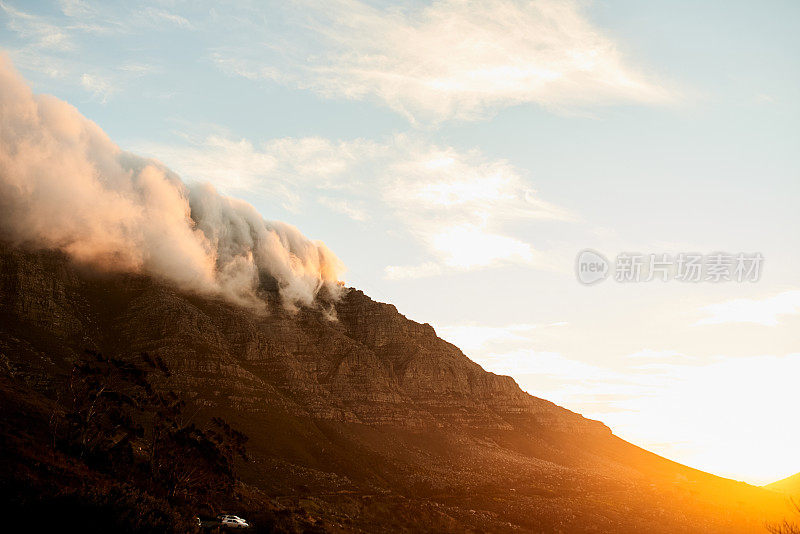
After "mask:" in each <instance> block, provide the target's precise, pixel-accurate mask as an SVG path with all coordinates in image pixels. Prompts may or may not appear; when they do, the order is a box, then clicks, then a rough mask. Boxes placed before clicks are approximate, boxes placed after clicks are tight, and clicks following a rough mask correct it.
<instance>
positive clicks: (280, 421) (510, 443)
mask: <svg viewBox="0 0 800 534" xmlns="http://www.w3.org/2000/svg"><path fill="white" fill-rule="evenodd" d="M261 291H262V297H263V298H265V299H267V301H268V311H266V312H263V311H257V310H253V309H250V308H247V307H242V306H237V305H235V304H232V303H230V302H229V301H226V300H221V299H218V298H211V297H208V296H202V295H198V294H194V293H191V292H182V291H180V290H178V289H175V288H174V286H173V285H171V284H167V283H165V282H162V281H159V280H157V279H154V278H150V277H147V276H143V275H134V274H121V273H108V272H98V271H96V270H93V269H90V268H88V267H85V266H81V265H78V264H75V263H73V262H71V261H70V260H69V259H68V258H67V257H66V256H65V255H64V254H62V253H60V252H53V251H42V250H39V251H34V250H26V249H22V248H18V247H12V246H10V245H8V244H2V245H0V302H2V307H1V308H0V378H2V380H0V393H1V394H2V398H3V402H2V406H3V408H4V410H5V412H4V416H3V417H2V419H3V421H4V422H3V425H4V426H3V427H0V430H1V431H2V432H5V433H6V437H5V438H4V441H0V444H2V443H5V444H6V446H7V447H8V446H9V445H8V444H12V445H14V444H16V445H14V446H15V447H17V448H18V449H19V450H20V451H21V452H18V453H14V454H10V455H6V459H5V460H4V462H3V464H2V466H1V467H2V468H3V469H5V470H6V471H5V473H9V472H10V473H12V474H17V475H18V473H19V472H20V469H21V468H20V467H19V466H18V465H17V463H15V462H18V461H19V462H22V461H23V460H24V461H25V462H28V464H26V465H29V466H33V467H29V468H26V469H30V472H33V473H38V472H40V471H42V470H43V468H42V467H41V466H42V465H47V462H48V460H47V459H46V456H47V455H46V454H45V453H44V452H41V453H36V454H35V455H34V454H33V453H30V454H28V453H27V452H25V451H24V450H22V449H23V448H24V447H23V445H24V444H25V443H27V442H34V441H37V440H41V439H43V438H42V436H45V435H46V415H47V413H48V410H50V409H51V408H48V406H51V405H52V403H55V402H58V400H59V399H60V398H62V396H63V394H64V392H65V391H67V389H68V387H69V380H68V377H69V372H70V369H72V366H73V362H75V360H76V359H77V358H78V357H79V356H80V355H81V354H82V353H83V352H84V351H85V350H87V349H90V350H93V351H98V352H102V353H104V354H108V355H113V356H114V357H115V358H120V359H122V360H125V359H131V358H134V357H136V356H137V355H139V354H140V353H147V354H150V355H152V356H154V357H159V358H161V359H163V361H164V362H165V363H166V364H167V365H168V366H169V368H170V369H171V370H172V373H171V376H170V377H169V378H168V379H166V382H165V383H164V384H163V387H164V388H167V387H168V388H169V389H172V390H174V391H176V392H177V393H178V395H179V396H180V397H181V398H182V399H185V400H186V402H189V403H191V404H192V405H193V406H196V407H198V408H197V409H198V412H197V414H196V417H197V418H201V419H202V418H205V419H209V418H211V417H222V418H224V419H225V420H226V421H228V422H229V423H230V424H231V425H233V426H235V427H236V428H238V429H240V430H241V431H243V432H244V433H245V434H247V435H248V436H249V442H248V450H249V455H250V461H248V462H242V463H241V465H239V471H240V473H241V477H242V479H243V481H244V484H245V486H246V487H247V488H249V489H248V491H250V494H252V495H256V494H257V495H259V496H261V497H259V498H261V499H262V500H261V501H259V502H261V503H262V504H260V505H259V506H261V507H270V509H274V510H277V511H280V512H281V513H286V514H295V516H297V517H300V519H298V520H297V521H295V523H294V524H295V525H300V526H298V527H297V529H298V530H304V531H308V529H309V528H312V527H313V529H316V531H323V532H328V531H330V532H359V531H360V532H396V531H407V532H424V531H435V532H467V531H469V532H650V533H659V532H664V533H666V532H726V533H730V532H759V531H762V530H763V525H764V522H765V521H767V520H773V519H775V518H777V517H779V516H780V515H781V514H782V513H783V511H784V502H783V499H782V497H780V496H778V495H776V494H775V493H773V492H770V491H766V490H763V489H760V488H756V487H753V486H750V485H747V484H744V483H741V482H735V481H731V480H727V479H723V478H719V477H716V476H713V475H710V474H707V473H704V472H701V471H698V470H695V469H691V468H688V467H685V466H682V465H680V464H677V463H675V462H672V461H669V460H666V459H664V458H661V457H659V456H657V455H655V454H652V453H650V452H648V451H645V450H643V449H640V448H638V447H636V446H634V445H632V444H630V443H627V442H625V441H623V440H622V439H620V438H618V437H616V436H614V435H613V433H612V432H611V431H610V430H609V429H608V428H607V427H606V426H605V425H603V424H602V423H600V422H597V421H592V420H589V419H586V418H584V417H582V416H580V415H578V414H576V413H573V412H571V411H569V410H566V409H564V408H561V407H559V406H556V405H555V404H553V403H551V402H549V401H546V400H543V399H539V398H537V397H534V396H531V395H529V394H527V393H525V392H523V391H522V390H521V389H520V388H519V386H518V385H517V384H516V383H515V382H514V380H513V379H511V378H510V377H507V376H499V375H496V374H493V373H489V372H486V371H485V370H483V369H482V368H481V367H480V366H479V365H478V364H476V363H474V362H472V361H471V360H470V359H469V358H468V357H467V356H465V355H464V354H463V353H462V352H461V351H460V350H459V349H458V348H457V347H455V346H454V345H452V344H450V343H447V342H446V341H444V340H442V339H440V338H438V337H437V336H436V332H435V331H434V329H433V328H432V327H431V326H430V325H427V324H419V323H416V322H414V321H410V320H408V319H406V318H405V317H404V316H403V315H401V314H400V313H399V312H398V311H397V309H396V308H395V307H394V306H392V305H390V304H384V303H379V302H375V301H373V300H372V299H370V298H369V297H367V296H366V295H364V294H363V293H362V292H361V291H358V290H356V289H346V290H345V291H344V293H343V295H342V296H341V298H340V299H338V300H332V299H331V298H328V297H320V299H322V302H320V303H319V304H318V305H315V306H310V307H309V306H306V307H301V308H300V309H299V310H295V311H289V310H287V309H285V308H284V307H283V306H282V305H281V297H280V295H279V293H278V291H277V289H276V288H275V285H274V284H270V283H269V280H264V281H263V283H262V288H261ZM34 421H39V423H37V424H38V425H39V426H38V427H37V426H36V425H35V424H34V423H33V422H34ZM15 425H16V426H15ZM39 427H40V428H41V430H40V431H36V430H35V428H39ZM36 432H39V433H38V434H37V433H36ZM9 436H10V437H9ZM37 436H38V437H37ZM26 440H27V441H26ZM20 444H23V445H20ZM15 454H16V456H15ZM18 457H19V458H22V460H15V459H14V458H18ZM9 458H11V459H9ZM48 469H49V471H48V472H50V471H53V470H54V469H55V468H52V467H50V468H48ZM80 469H83V468H80ZM80 469H79V468H78V467H74V466H73V467H69V468H67V467H64V466H60V467H59V468H58V470H57V472H59V473H61V474H62V475H63V473H65V472H68V473H71V475H70V476H72V477H73V478H79V477H80V476H88V475H79V474H77V473H79V472H81V471H80ZM27 472H28V471H26V473H27ZM0 474H2V473H0ZM62 475H59V476H62ZM37 476H38V477H39V478H41V480H43V481H45V482H46V483H47V484H55V483H57V480H60V479H59V478H58V477H53V478H52V479H44V478H42V477H44V475H37ZM26 477H27V478H26ZM28 478H30V477H28V476H27V475H26V476H25V477H17V479H15V480H28ZM35 478H37V477H33V478H30V479H31V480H33V479H35ZM96 480H97V484H107V483H108V484H110V483H111V482H108V481H105V482H104V480H105V479H101V477H99V475H98V476H97V477H96ZM45 482H42V483H45ZM17 483H19V484H23V482H17ZM31 483H33V482H31ZM117 506H121V505H119V504H117ZM242 506H244V505H242ZM250 509H253V508H252V506H251V508H250ZM276 513H277V512H276ZM293 517H294V516H293ZM298 521H299V522H298ZM303 525H305V526H303Z"/></svg>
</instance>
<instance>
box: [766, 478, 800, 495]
mask: <svg viewBox="0 0 800 534" xmlns="http://www.w3.org/2000/svg"><path fill="white" fill-rule="evenodd" d="M763 487H764V488H766V489H768V490H772V491H778V492H780V493H786V494H788V495H800V473H795V474H794V475H791V476H788V477H786V478H783V479H781V480H778V481H776V482H772V483H771V484H767V485H766V486H763Z"/></svg>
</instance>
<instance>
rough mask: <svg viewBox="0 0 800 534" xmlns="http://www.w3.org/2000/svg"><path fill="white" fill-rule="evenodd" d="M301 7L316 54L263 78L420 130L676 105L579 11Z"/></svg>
mask: <svg viewBox="0 0 800 534" xmlns="http://www.w3.org/2000/svg"><path fill="white" fill-rule="evenodd" d="M320 6H321V5H320ZM303 8H304V9H305V13H304V14H303V15H304V16H305V17H307V19H310V21H308V20H307V21H306V22H305V23H304V26H306V27H308V28H311V29H312V30H313V31H312V32H311V34H310V35H309V34H301V33H300V32H298V35H302V39H303V41H304V43H311V44H313V45H314V49H313V52H311V51H308V50H307V49H306V48H305V47H304V46H307V45H301V44H299V43H294V44H295V46H296V47H298V50H297V51H296V53H295V57H294V59H293V60H291V61H289V64H288V65H286V66H284V67H283V68H282V69H280V70H281V75H280V76H276V71H275V70H274V69H272V68H268V69H267V70H266V72H265V74H266V75H265V76H264V77H265V78H269V79H284V80H285V81H288V82H290V83H293V84H296V85H298V86H300V87H303V88H308V89H311V90H313V91H316V92H318V93H320V94H322V95H325V96H330V97H345V98H350V99H364V98H372V99H376V100H379V101H381V102H383V103H384V104H385V105H387V106H389V107H390V108H391V109H393V110H395V111H397V112H399V113H402V114H403V115H405V116H406V117H408V118H409V119H410V120H412V121H418V120H422V121H425V122H428V121H434V122H435V121H440V120H444V119H450V118H456V119H465V120H472V119H476V118H481V117H483V116H485V115H487V114H490V113H491V112H493V111H494V110H497V109H500V108H503V107H507V106H511V105H515V104H520V103H535V104H539V105H542V106H545V107H548V108H551V109H573V108H580V107H584V106H595V105H606V104H615V103H620V102H637V103H664V102H668V101H670V100H671V99H672V98H673V96H672V95H671V94H670V92H669V91H667V90H665V89H663V88H662V87H660V86H659V85H658V84H657V83H655V82H654V81H652V80H650V79H649V78H648V77H647V76H645V75H644V74H642V73H641V72H639V71H638V70H637V69H635V68H633V67H631V66H630V65H629V64H628V62H627V61H626V60H625V58H624V57H623V54H622V53H621V52H620V50H619V48H618V46H617V44H616V43H615V42H614V41H613V40H612V39H611V38H609V37H607V36H606V35H604V34H603V32H602V31H601V30H600V29H599V28H597V27H596V26H594V25H593V24H592V23H591V22H590V21H589V20H588V19H587V17H586V15H585V13H584V12H583V11H582V9H581V7H580V5H579V4H578V3H577V2H571V1H566V2H565V1H563V0H540V1H537V2H525V1H519V0H472V1H463V0H438V1H434V2H432V3H429V4H427V3H426V4H414V5H411V6H404V7H399V6H388V7H377V6H374V5H373V4H369V3H366V2H360V1H355V0H339V1H334V2H333V5H331V3H330V2H329V3H326V4H325V7H324V9H321V8H320V7H319V6H315V5H314V4H303ZM298 40H299V38H298ZM319 50H324V51H325V52H323V53H319ZM215 61H217V62H218V63H219V58H217V59H216V60H215ZM231 61H235V63H236V64H237V65H238V66H237V68H235V69H232V70H233V71H237V70H238V71H240V72H241V73H243V75H246V76H247V77H253V76H255V77H258V73H259V72H261V69H262V67H261V66H260V65H261V64H262V63H263V59H262V58H261V57H260V56H259V55H256V54H255V53H254V52H253V51H252V50H250V51H248V50H247V48H246V47H243V50H242V51H241V53H240V54H238V55H237V56H236V57H235V60H233V59H231ZM245 65H247V66H245Z"/></svg>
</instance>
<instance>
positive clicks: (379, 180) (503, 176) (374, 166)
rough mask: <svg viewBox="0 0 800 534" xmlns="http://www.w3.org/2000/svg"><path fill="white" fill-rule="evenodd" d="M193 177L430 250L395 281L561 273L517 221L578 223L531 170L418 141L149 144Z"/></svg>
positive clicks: (394, 273)
mask: <svg viewBox="0 0 800 534" xmlns="http://www.w3.org/2000/svg"><path fill="white" fill-rule="evenodd" d="M139 149H140V151H142V152H144V153H149V154H154V155H155V154H158V155H159V157H162V158H163V159H164V161H166V162H167V163H168V164H169V165H170V166H172V168H174V169H177V170H179V171H180V172H181V174H182V175H183V176H187V177H191V178H193V179H198V180H208V181H210V182H212V183H214V184H216V185H217V186H218V187H220V188H221V189H223V190H226V191H229V192H247V194H248V195H257V196H261V197H262V198H269V199H270V201H272V202H275V203H277V204H279V205H280V207H281V208H283V209H286V210H288V211H300V210H301V209H305V210H309V209H320V208H322V209H327V210H330V211H332V212H335V213H337V214H343V215H345V216H346V217H348V218H350V219H352V220H354V221H358V222H364V221H370V224H381V223H384V224H389V225H390V227H391V229H392V231H400V232H401V233H405V234H408V235H410V236H411V237H412V238H413V239H414V240H415V242H419V243H422V245H423V247H424V249H425V250H426V252H427V253H428V257H427V258H422V261H419V260H418V263H411V264H402V265H389V266H387V267H386V269H385V272H384V274H385V276H386V277H387V278H389V279H408V278H421V277H427V276H436V275H441V274H444V273H448V272H454V271H470V270H476V269H484V268H491V267H495V266H500V265H511V264H513V265H526V266H532V267H535V268H539V269H553V266H552V260H551V259H550V258H549V257H548V255H547V253H545V252H543V251H540V250H538V249H537V248H535V247H534V246H532V245H531V244H530V243H528V242H527V241H525V240H524V239H522V238H521V237H520V236H519V235H518V234H513V233H511V232H509V229H510V228H512V227H513V226H514V225H515V224H519V223H521V222H529V221H574V220H576V219H577V216H576V215H575V214H574V213H572V212H570V211H569V210H567V209H565V208H562V207H560V206H557V205H555V204H552V203H549V202H547V201H545V200H542V199H541V197H540V195H539V194H538V192H537V191H536V190H535V189H534V188H533V187H532V185H531V183H530V181H529V180H528V179H527V177H526V176H525V173H524V172H522V171H521V170H520V169H517V168H516V167H514V166H513V165H512V164H511V163H510V162H508V161H505V160H498V159H491V158H488V157H486V156H485V155H484V154H482V153H481V152H480V151H477V150H467V151H464V150H457V149H455V148H452V147H447V146H444V147H442V146H436V145H432V144H429V143H427V142H426V141H425V140H424V139H419V138H418V137H416V136H413V135H412V136H409V135H394V136H392V137H390V138H385V139H382V140H379V141H373V140H365V139H355V140H346V141H332V140H329V139H324V138H316V137H306V138H279V139H271V140H268V141H266V142H263V143H260V144H255V143H253V142H251V141H249V140H247V139H232V138H229V137H226V136H225V135H222V134H218V135H207V136H205V137H199V138H189V143H188V144H185V145H174V146H170V145H152V144H148V143H143V144H141V145H140V146H139Z"/></svg>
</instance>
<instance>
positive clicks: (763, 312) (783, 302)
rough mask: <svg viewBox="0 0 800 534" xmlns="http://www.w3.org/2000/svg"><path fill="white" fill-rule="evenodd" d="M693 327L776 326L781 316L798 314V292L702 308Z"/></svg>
mask: <svg viewBox="0 0 800 534" xmlns="http://www.w3.org/2000/svg"><path fill="white" fill-rule="evenodd" d="M700 311H701V312H702V313H703V314H704V315H705V317H703V318H702V319H700V320H699V321H697V322H696V323H695V325H712V324H724V323H754V324H760V325H764V326H777V325H779V324H780V322H781V320H780V318H781V316H784V315H796V314H798V313H800V290H791V291H784V292H783V293H779V294H777V295H774V296H772V297H767V298H763V299H734V300H728V301H725V302H720V303H718V304H710V305H708V306H704V307H702V308H701V309H700Z"/></svg>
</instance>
